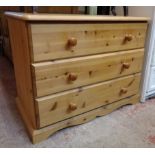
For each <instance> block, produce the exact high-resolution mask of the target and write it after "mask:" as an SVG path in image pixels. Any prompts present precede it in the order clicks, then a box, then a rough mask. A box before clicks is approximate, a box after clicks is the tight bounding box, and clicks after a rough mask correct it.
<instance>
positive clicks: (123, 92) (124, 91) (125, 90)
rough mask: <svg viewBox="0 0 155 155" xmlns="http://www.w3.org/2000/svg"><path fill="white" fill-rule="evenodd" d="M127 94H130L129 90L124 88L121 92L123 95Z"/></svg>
mask: <svg viewBox="0 0 155 155" xmlns="http://www.w3.org/2000/svg"><path fill="white" fill-rule="evenodd" d="M127 92H128V90H127V88H122V89H121V91H120V93H121V94H126V93H127Z"/></svg>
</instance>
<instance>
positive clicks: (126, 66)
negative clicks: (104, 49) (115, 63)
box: [122, 63, 130, 69]
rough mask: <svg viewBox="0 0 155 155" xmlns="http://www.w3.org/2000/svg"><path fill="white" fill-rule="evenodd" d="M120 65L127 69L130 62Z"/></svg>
mask: <svg viewBox="0 0 155 155" xmlns="http://www.w3.org/2000/svg"><path fill="white" fill-rule="evenodd" d="M122 67H123V68H125V69H128V68H130V64H129V63H123V65H122Z"/></svg>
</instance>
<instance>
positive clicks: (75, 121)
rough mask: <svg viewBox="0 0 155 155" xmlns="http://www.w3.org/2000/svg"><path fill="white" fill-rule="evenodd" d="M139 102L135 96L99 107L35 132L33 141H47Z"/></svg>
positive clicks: (137, 96)
mask: <svg viewBox="0 0 155 155" xmlns="http://www.w3.org/2000/svg"><path fill="white" fill-rule="evenodd" d="M138 102H139V95H138V94H137V95H133V96H130V97H128V98H125V99H123V100H120V101H117V102H114V103H112V104H109V105H106V106H102V107H99V108H97V109H94V110H92V111H89V112H87V113H84V114H82V115H78V116H75V117H72V118H70V119H66V120H63V121H61V122H58V123H56V124H53V125H50V126H48V127H44V128H42V129H40V130H34V132H33V136H32V141H33V143H39V142H41V141H43V140H45V139H47V138H48V137H49V136H51V135H52V134H54V133H55V132H56V131H58V130H61V129H63V128H66V127H70V126H74V125H79V124H83V123H86V122H88V121H90V120H92V119H95V118H96V117H97V116H103V115H107V114H108V113H110V112H112V111H114V110H116V109H117V108H119V107H122V106H124V105H128V104H136V103H138ZM94 132H95V131H94Z"/></svg>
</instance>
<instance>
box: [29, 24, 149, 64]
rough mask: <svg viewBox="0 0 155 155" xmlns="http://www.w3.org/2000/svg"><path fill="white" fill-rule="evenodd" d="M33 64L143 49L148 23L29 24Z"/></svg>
mask: <svg viewBox="0 0 155 155" xmlns="http://www.w3.org/2000/svg"><path fill="white" fill-rule="evenodd" d="M30 29H31V33H32V38H31V39H32V59H33V60H32V61H34V62H37V61H45V60H53V59H60V58H70V57H76V56H83V55H91V54H99V53H105V52H110V51H118V50H127V49H134V48H143V47H144V40H145V33H146V29H147V23H113V24H106V23H105V24H93V23H90V24H80V23H79V24H78V23H77V24H31V25H30Z"/></svg>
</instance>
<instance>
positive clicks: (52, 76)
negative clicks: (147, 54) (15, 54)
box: [32, 49, 144, 97]
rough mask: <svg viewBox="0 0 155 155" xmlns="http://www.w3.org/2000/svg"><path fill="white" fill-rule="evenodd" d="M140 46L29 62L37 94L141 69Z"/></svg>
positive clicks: (79, 85) (83, 84) (74, 86)
mask: <svg viewBox="0 0 155 155" xmlns="http://www.w3.org/2000/svg"><path fill="white" fill-rule="evenodd" d="M143 54H144V49H136V50H130V51H123V52H117V53H110V54H100V55H94V56H86V57H80V58H72V59H65V60H57V61H50V62H44V63H35V64H32V67H33V74H34V75H33V76H34V84H35V90H34V92H35V94H36V96H37V97H41V96H45V95H49V94H53V93H57V92H60V91H64V90H69V89H73V88H77V87H81V86H85V85H89V84H93V83H97V82H102V81H105V80H109V79H113V78H117V77H121V76H124V75H129V74H133V73H138V72H140V71H141V66H142V62H143Z"/></svg>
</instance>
